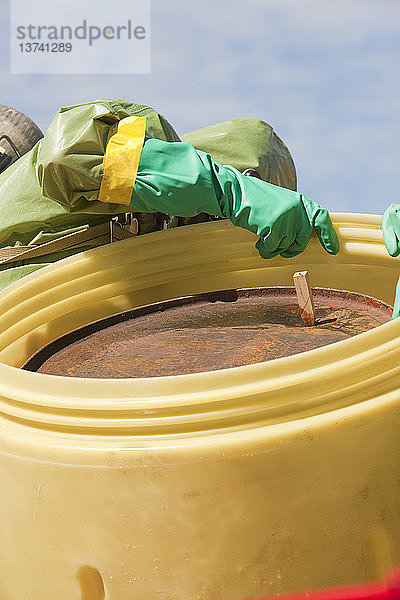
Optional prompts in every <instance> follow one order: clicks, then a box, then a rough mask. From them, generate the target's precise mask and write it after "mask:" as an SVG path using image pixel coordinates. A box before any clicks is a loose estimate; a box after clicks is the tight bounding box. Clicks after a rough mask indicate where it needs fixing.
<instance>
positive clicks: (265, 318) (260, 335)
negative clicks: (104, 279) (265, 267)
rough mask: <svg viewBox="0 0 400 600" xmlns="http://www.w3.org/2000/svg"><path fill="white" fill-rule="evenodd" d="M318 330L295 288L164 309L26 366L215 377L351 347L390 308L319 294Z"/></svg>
mask: <svg viewBox="0 0 400 600" xmlns="http://www.w3.org/2000/svg"><path fill="white" fill-rule="evenodd" d="M313 297H314V302H315V307H316V318H317V320H316V324H315V326H313V327H304V325H303V322H302V320H301V318H300V314H299V308H298V305H297V301H296V295H295V290H294V288H290V287H285V288H278V287H272V288H255V289H244V290H228V291H223V292H215V293H210V294H201V295H198V296H191V297H187V298H180V299H177V300H172V301H167V302H160V303H158V304H153V305H150V306H145V307H141V308H138V309H134V310H132V311H130V312H127V313H122V314H120V315H116V316H114V317H111V318H108V319H104V320H103V321H98V322H96V323H93V324H91V325H88V326H86V327H84V328H82V329H79V330H77V331H75V332H72V333H71V334H68V335H67V336H64V337H63V338H60V339H59V340H56V341H55V342H53V343H52V344H50V345H49V346H47V347H46V348H44V349H43V350H41V351H40V352H39V353H37V354H36V355H35V356H34V357H32V358H31V359H30V360H29V361H28V362H27V364H26V365H25V366H24V368H25V369H28V370H31V371H39V372H41V373H48V374H53V375H63V376H69V377H90V378H126V377H133V378H136V377H156V376H162V375H182V374H185V373H199V372H202V371H214V370H217V369H225V368H228V367H237V366H240V365H249V364H252V363H259V362H264V361H268V360H271V359H274V358H281V357H284V356H290V355H292V354H297V353H299V352H305V351H307V350H311V349H314V348H319V347H321V346H325V345H327V344H332V343H333V342H337V341H340V340H344V339H346V338H349V337H351V336H354V335H357V334H358V333H362V332H364V331H367V330H369V329H372V328H373V327H376V326H378V325H380V324H382V323H385V322H386V321H389V320H390V318H391V308H390V307H389V306H387V305H385V304H383V303H382V302H379V301H377V300H374V299H373V298H369V297H367V296H363V295H361V294H355V293H351V292H342V291H337V290H336V291H335V290H325V289H320V288H313Z"/></svg>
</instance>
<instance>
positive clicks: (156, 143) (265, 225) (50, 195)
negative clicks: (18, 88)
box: [0, 100, 338, 289]
mask: <svg viewBox="0 0 400 600" xmlns="http://www.w3.org/2000/svg"><path fill="white" fill-rule="evenodd" d="M130 116H139V117H146V142H145V144H144V148H143V151H142V155H141V157H140V162H139V170H138V173H137V178H136V182H135V187H134V191H133V194H132V202H131V207H129V206H127V205H126V204H122V205H118V204H115V203H112V204H111V203H105V202H100V201H98V196H99V189H100V185H101V182H102V178H103V171H102V168H103V159H104V153H105V150H106V147H107V142H108V139H109V136H110V134H111V131H112V128H113V126H114V125H115V124H116V123H118V122H119V121H121V120H122V119H125V118H126V117H130ZM239 121H240V123H239V124H238V123H237V124H236V126H237V125H240V127H239V130H240V129H241V128H242V125H243V122H241V120H239ZM243 121H249V120H243ZM250 121H253V120H250ZM257 123H260V122H257ZM224 125H226V124H224ZM268 128H269V126H267V125H266V124H263V125H262V127H261V130H262V132H263V134H262V135H261V134H260V136H259V141H258V146H256V150H254V152H255V154H257V155H261V154H262V152H261V147H262V144H263V143H264V144H265V140H266V139H267V140H268V141H269V140H270V139H271V131H272V130H270V129H268ZM259 130H260V126H259V125H258V126H257V127H255V131H259ZM249 131H250V135H249V138H248V139H253V141H254V140H255V139H256V137H257V136H254V135H253V130H252V128H251V127H250V129H249ZM234 134H235V131H234V130H231V131H230V135H231V139H234V140H236V141H235V143H233V142H232V144H231V145H230V144H229V143H228V142H227V143H226V151H227V155H228V156H229V152H231V155H232V158H234V159H235V161H236V162H235V164H236V165H237V166H240V167H249V166H250V167H251V166H253V167H257V168H258V169H261V170H262V169H264V167H265V165H266V164H267V160H266V159H265V161H266V162H265V165H264V167H263V166H262V165H261V162H262V161H261V162H259V163H256V162H254V164H253V163H252V162H251V160H250V156H249V163H248V164H244V162H242V163H241V162H240V160H241V158H240V156H241V154H240V143H239V141H240V137H239V138H237V137H235V135H234ZM242 134H243V135H242V140H243V141H244V140H245V139H246V136H245V135H244V132H243V131H242ZM232 136H233V137H232ZM214 137H215V136H214ZM261 138H262V140H263V142H261ZM167 142H170V143H167ZM171 142H172V143H171ZM178 142H179V143H178ZM233 147H235V156H233V154H232V152H233ZM251 147H252V144H251V143H250V145H249V147H248V148H247V147H246V148H247V149H246V152H249V153H250V148H251ZM274 147H275V146H274ZM277 147H279V148H281V149H282V147H283V146H282V147H281V146H280V145H279V143H278V146H277ZM219 151H220V155H221V156H222V154H221V152H222V147H221V148H220V149H219ZM215 152H216V154H217V155H218V148H217V147H215ZM246 152H245V154H246ZM268 152H269V151H268V150H267V151H266V155H268ZM274 152H275V150H274ZM255 154H254V156H255ZM228 156H225V158H224V160H225V159H226V158H227V157H228ZM242 156H243V155H242ZM286 159H287V160H288V164H290V161H291V158H290V155H289V158H288V157H287V156H286ZM271 161H272V162H271V164H272V166H271V172H270V176H271V177H273V176H275V175H273V174H274V173H276V168H275V167H274V166H273V164H275V163H273V160H272V158H271ZM278 163H280V160H278ZM291 164H292V163H291ZM257 165H258V166H257ZM275 166H276V165H275ZM292 166H293V172H291V173H292V178H291V183H290V177H288V178H286V179H285V185H287V186H288V187H290V185H292V186H293V185H294V186H295V171H294V165H292ZM265 168H266V167H265ZM280 170H281V171H282V169H280ZM278 171H279V169H278ZM289 171H290V169H289ZM289 171H288V172H287V173H289ZM263 175H264V176H265V173H264V172H263ZM293 176H294V179H293ZM132 183H133V182H132ZM128 202H129V197H128ZM131 210H132V211H134V212H135V211H143V212H149V213H151V212H153V213H154V212H162V213H167V214H170V215H178V216H183V217H184V216H194V215H197V214H198V213H200V212H206V213H209V214H212V215H219V216H226V217H228V218H229V219H230V220H231V221H232V222H233V223H234V224H235V225H239V226H241V227H245V228H246V229H249V230H250V231H252V232H253V233H255V234H257V235H258V236H260V239H259V241H258V243H257V248H258V250H259V251H260V254H261V256H264V257H266V258H268V257H271V256H275V255H276V254H282V256H287V257H289V256H294V255H295V254H297V253H299V252H301V251H302V250H303V249H304V248H305V246H306V244H307V242H308V240H309V239H310V236H311V232H312V228H313V227H315V229H316V231H317V233H318V235H319V237H320V240H321V243H322V244H323V246H324V248H325V249H326V250H327V251H328V252H330V253H335V252H337V250H338V242H337V238H336V234H335V232H334V230H333V227H332V225H331V222H330V219H329V215H328V213H327V212H326V211H325V210H324V209H321V208H320V207H319V206H318V204H316V203H315V202H312V201H310V200H308V199H307V198H305V197H304V196H302V195H301V194H297V193H295V192H293V191H290V190H288V189H284V188H280V187H277V186H274V185H270V184H268V183H265V182H263V181H261V180H258V179H255V178H253V177H244V176H242V175H241V174H240V173H239V171H237V170H236V169H235V168H234V167H229V166H227V167H223V166H222V165H220V164H219V163H218V162H215V161H214V160H213V158H212V157H211V156H210V155H209V154H207V153H206V152H204V151H200V150H196V149H195V148H194V147H193V146H191V145H189V144H187V143H181V142H180V140H179V137H178V135H177V134H176V132H175V131H174V130H173V128H172V127H171V126H170V124H169V123H168V122H167V121H166V120H165V119H164V117H162V116H161V115H160V114H158V113H157V112H156V111H154V110H153V109H151V108H150V107H147V106H143V105H139V104H132V103H128V102H118V101H113V100H98V101H96V102H91V103H87V104H82V105H77V106H69V107H66V108H62V109H61V110H60V111H59V112H58V113H57V115H56V117H55V118H54V119H53V121H52V123H51V124H50V127H49V128H48V130H47V131H46V133H45V136H44V138H43V139H42V140H40V141H39V142H38V144H37V145H36V146H35V147H34V148H33V149H32V150H31V151H30V152H29V153H28V154H26V155H25V156H23V157H22V158H21V159H19V160H18V161H17V162H16V163H14V164H13V165H12V166H11V167H9V169H7V170H6V171H5V172H4V173H2V174H1V175H0V246H2V247H5V246H17V245H24V246H26V245H29V244H33V243H35V244H37V243H39V244H40V243H44V242H46V241H49V240H50V239H52V238H58V237H62V236H63V235H66V234H67V233H70V232H72V231H79V230H80V229H84V228H86V227H87V225H96V224H99V223H103V222H105V221H108V220H109V219H110V217H111V216H114V215H118V214H123V213H125V212H129V211H131ZM81 250H82V248H79V250H70V251H67V252H64V253H62V254H61V253H59V254H52V255H51V256H48V257H43V258H41V259H37V260H34V261H33V262H30V263H29V264H23V263H22V262H20V263H18V266H13V267H11V268H10V266H9V265H2V266H1V265H0V289H1V288H4V287H5V286H6V285H8V284H9V283H12V282H13V281H15V280H17V279H19V278H20V277H22V276H24V275H26V274H27V273H30V272H32V271H35V270H36V269H38V268H41V267H42V266H44V265H45V264H48V262H49V261H50V260H51V262H54V261H56V260H59V259H60V258H63V257H64V256H68V255H69V254H72V253H75V252H77V251H81Z"/></svg>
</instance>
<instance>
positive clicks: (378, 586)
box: [260, 568, 400, 600]
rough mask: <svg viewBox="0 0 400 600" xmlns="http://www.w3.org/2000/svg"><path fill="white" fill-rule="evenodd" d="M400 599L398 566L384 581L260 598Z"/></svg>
mask: <svg viewBox="0 0 400 600" xmlns="http://www.w3.org/2000/svg"><path fill="white" fill-rule="evenodd" d="M278 599H279V600H400V568H396V569H393V570H392V571H390V572H389V573H388V576H387V578H386V580H385V581H383V582H379V583H368V584H362V585H353V586H349V587H338V588H331V589H328V590H318V591H315V592H302V593H299V594H287V595H282V596H271V597H270V598H263V599H260V600H278Z"/></svg>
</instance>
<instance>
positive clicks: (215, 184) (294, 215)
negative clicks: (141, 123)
mask: <svg viewBox="0 0 400 600" xmlns="http://www.w3.org/2000/svg"><path fill="white" fill-rule="evenodd" d="M131 205H132V210H134V211H144V212H152V211H154V212H159V211H160V212H165V213H168V214H177V215H180V216H193V215H196V214H198V213H200V212H206V213H209V214H213V215H218V216H221V217H228V218H229V219H230V220H231V221H232V223H233V224H234V225H238V226H240V227H243V228H245V229H248V230H249V231H251V232H253V233H255V234H256V235H258V236H259V240H258V242H257V244H256V247H257V249H258V251H259V253H260V255H261V256H262V257H263V258H272V257H273V256H276V255H277V254H280V255H281V256H284V257H287V258H290V257H293V256H295V255H296V254H299V253H300V252H302V251H303V250H304V249H305V247H306V245H307V243H308V242H309V240H310V238H311V234H312V230H313V228H314V229H315V230H316V233H317V235H318V237H319V239H320V242H321V244H322V246H323V247H324V249H325V250H326V251H327V252H329V253H330V254H336V253H337V252H338V250H339V242H338V238H337V235H336V232H335V230H334V228H333V225H332V222H331V220H330V217H329V214H328V212H327V210H326V209H323V208H321V207H320V206H319V205H318V204H317V203H316V202H313V201H312V200H309V199H308V198H306V197H305V196H303V195H302V194H299V193H297V192H294V191H292V190H288V189H285V188H281V187H278V186H275V185H272V184H270V183H267V182H265V181H262V180H260V179H257V178H255V177H246V176H244V175H242V174H241V173H240V172H239V171H238V170H237V169H235V168H234V167H231V166H222V165H221V164H219V163H217V162H216V161H214V159H213V158H212V157H211V156H210V155H209V154H207V153H205V152H202V151H200V150H196V149H195V148H193V146H191V145H190V144H186V143H165V142H162V141H161V140H156V139H147V140H146V141H145V144H144V147H143V150H142V154H141V158H140V163H139V170H138V173H137V177H136V183H135V187H134V190H133V194H132V201H131Z"/></svg>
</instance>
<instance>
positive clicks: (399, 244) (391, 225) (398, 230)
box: [382, 204, 400, 319]
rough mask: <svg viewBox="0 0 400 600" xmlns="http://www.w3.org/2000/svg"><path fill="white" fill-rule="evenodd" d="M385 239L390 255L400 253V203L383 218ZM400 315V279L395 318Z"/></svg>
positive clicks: (387, 211)
mask: <svg viewBox="0 0 400 600" xmlns="http://www.w3.org/2000/svg"><path fill="white" fill-rule="evenodd" d="M382 229H383V239H384V240H385V246H386V249H387V251H388V252H389V254H390V256H399V254H400V204H391V205H390V206H389V208H387V209H386V210H385V212H384V215H383V219H382ZM399 316H400V279H399V281H398V283H397V288H396V299H395V302H394V307H393V319H395V318H396V317H399Z"/></svg>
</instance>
